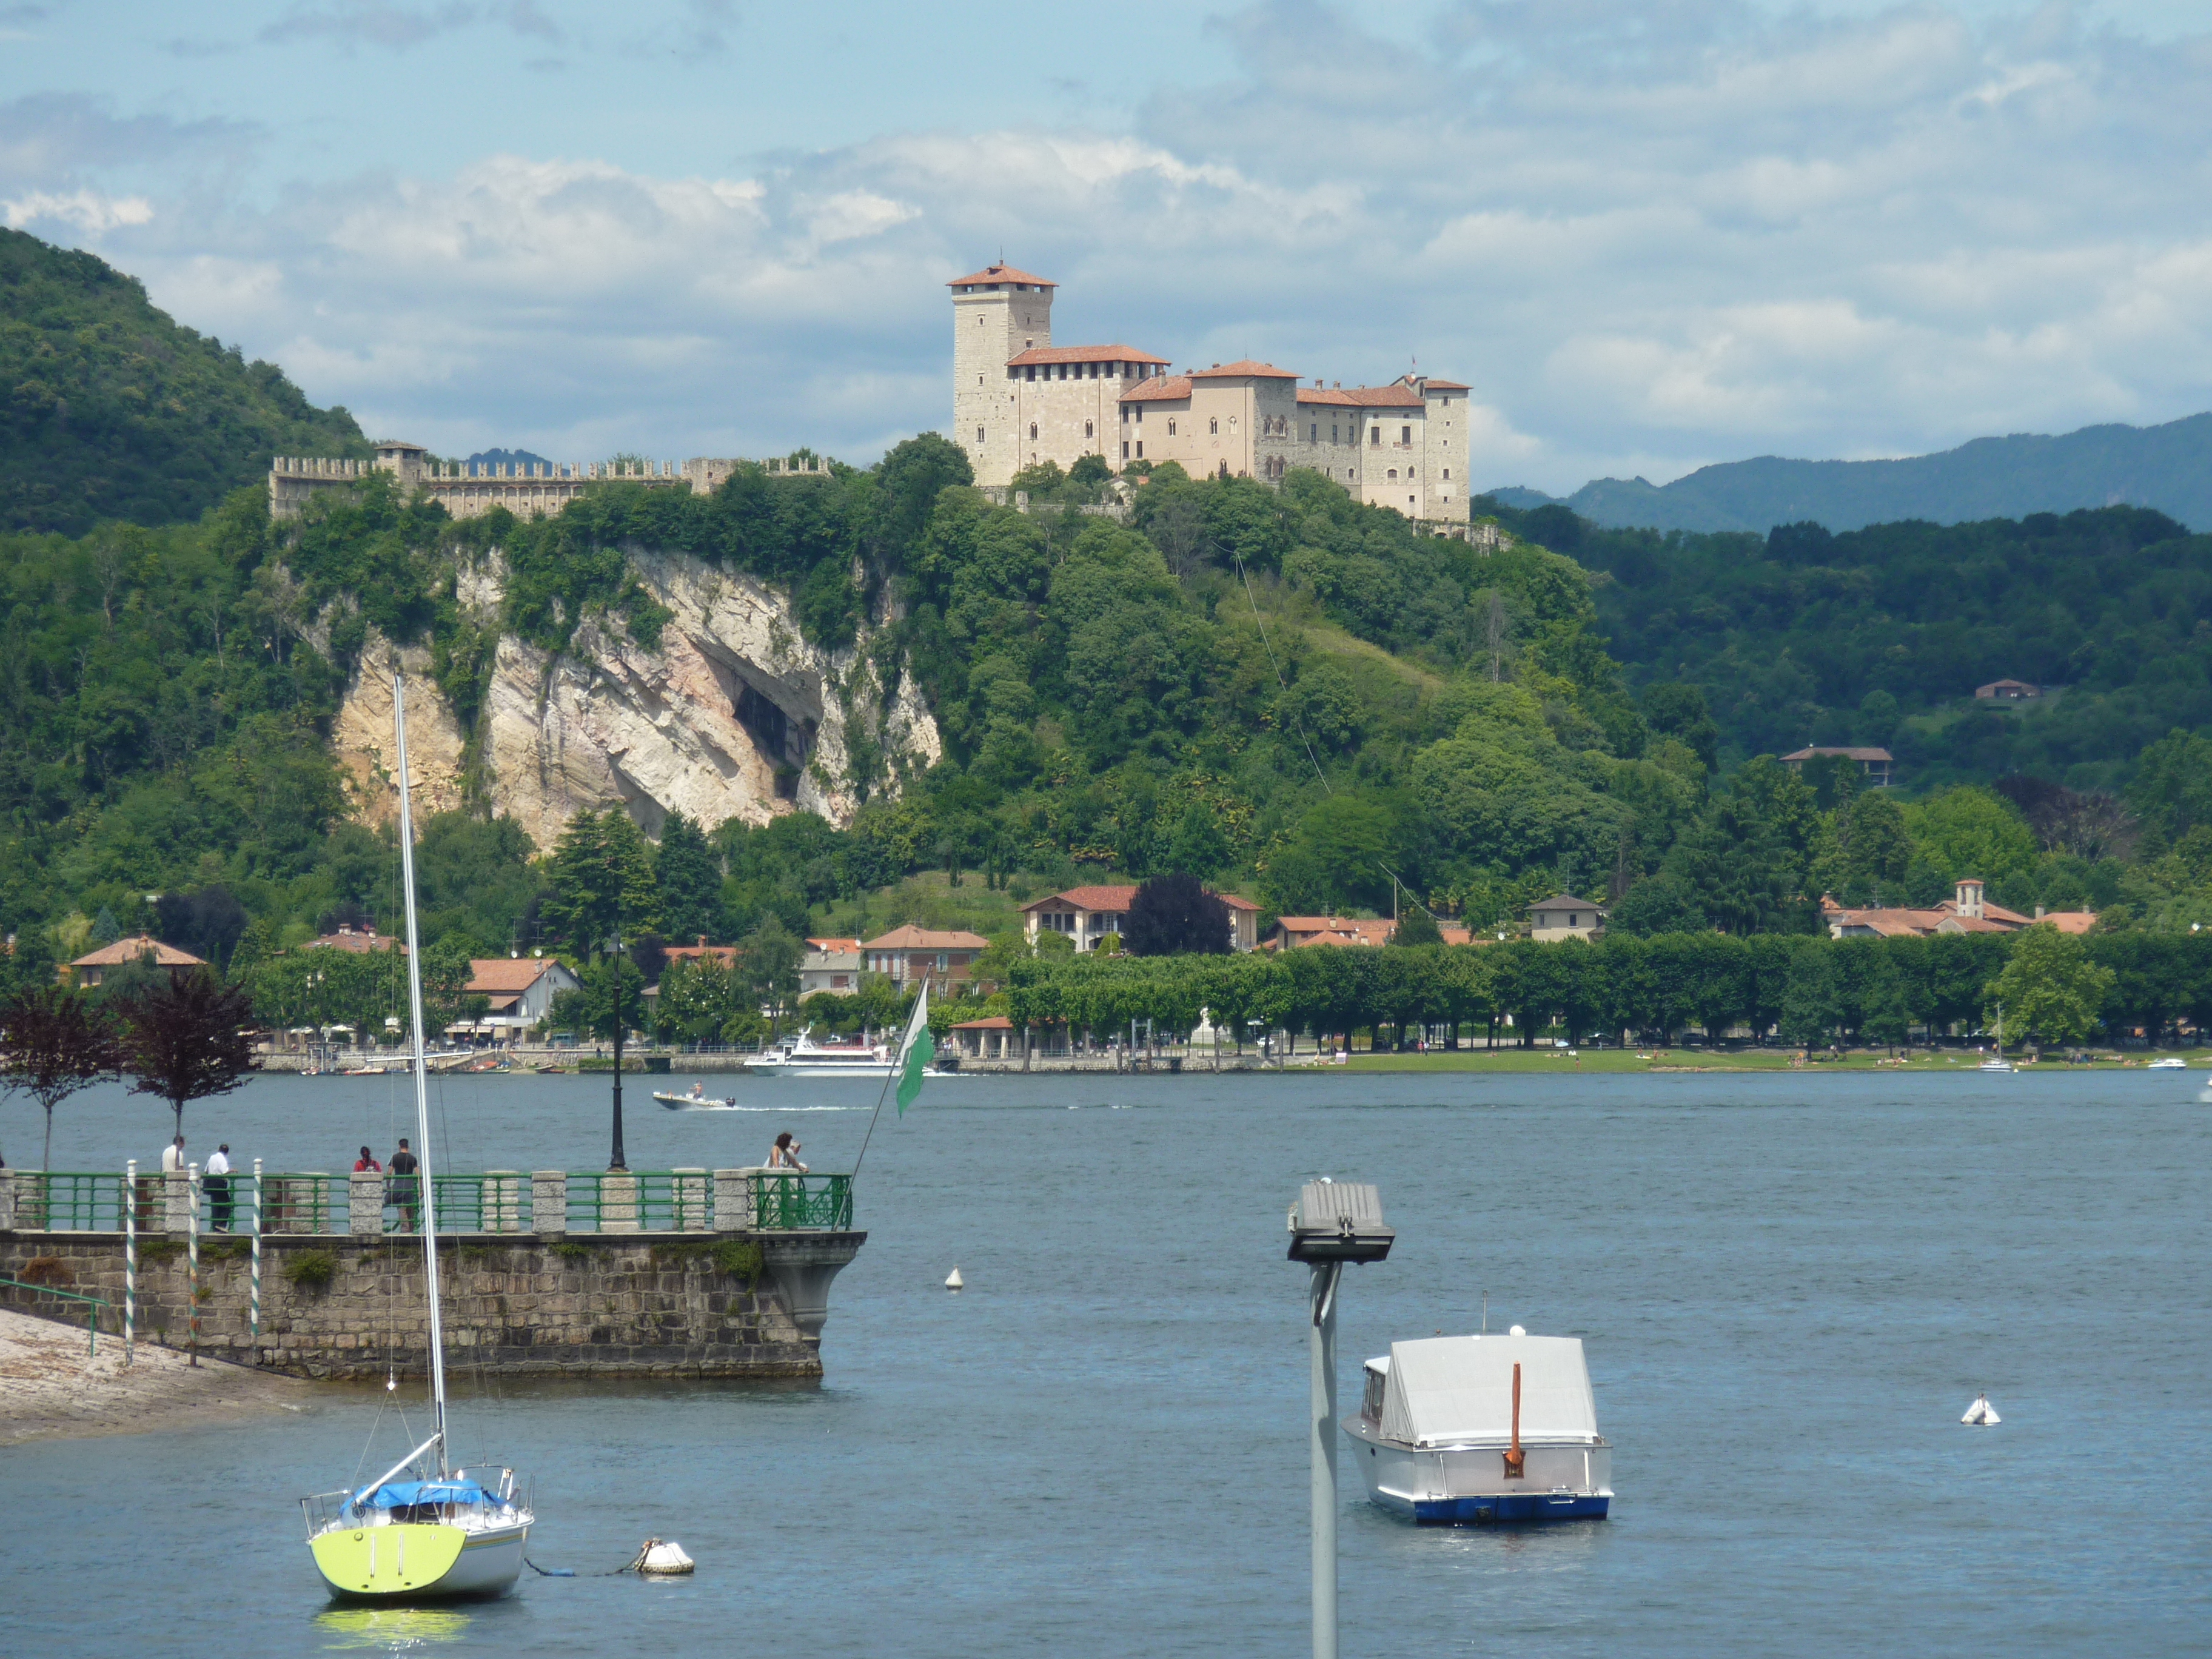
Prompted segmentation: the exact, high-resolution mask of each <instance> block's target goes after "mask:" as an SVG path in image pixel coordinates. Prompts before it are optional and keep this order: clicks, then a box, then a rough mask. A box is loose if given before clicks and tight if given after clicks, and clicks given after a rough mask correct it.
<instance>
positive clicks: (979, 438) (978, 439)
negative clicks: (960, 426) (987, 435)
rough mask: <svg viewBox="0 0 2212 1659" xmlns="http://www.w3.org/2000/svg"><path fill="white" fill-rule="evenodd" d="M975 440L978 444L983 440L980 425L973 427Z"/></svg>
mask: <svg viewBox="0 0 2212 1659" xmlns="http://www.w3.org/2000/svg"><path fill="white" fill-rule="evenodd" d="M975 441H976V442H977V443H979V444H980V443H981V442H982V441H983V428H981V427H980V426H979V427H977V428H975Z"/></svg>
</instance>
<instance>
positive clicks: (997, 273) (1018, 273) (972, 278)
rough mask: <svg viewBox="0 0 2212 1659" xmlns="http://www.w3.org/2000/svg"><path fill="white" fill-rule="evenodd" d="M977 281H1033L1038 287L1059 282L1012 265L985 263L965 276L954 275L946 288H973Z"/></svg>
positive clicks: (1046, 286) (1056, 285) (1052, 285)
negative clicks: (1031, 273)
mask: <svg viewBox="0 0 2212 1659" xmlns="http://www.w3.org/2000/svg"><path fill="white" fill-rule="evenodd" d="M977 283H1035V284H1036V286H1037V287H1039V288H1058V287H1059V286H1060V284H1059V283H1055V282H1051V281H1048V279H1046V278H1045V277H1042V276H1031V275H1030V273H1029V272H1028V271H1026V270H1015V269H1014V267H1013V266H1012V265H1007V264H997V265H986V266H984V267H983V269H982V270H975V271H970V272H969V274H968V275H967V276H955V277H954V278H953V279H952V280H951V282H949V283H946V284H945V287H947V288H973V287H975V285H976V284H977Z"/></svg>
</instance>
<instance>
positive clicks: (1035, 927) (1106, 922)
mask: <svg viewBox="0 0 2212 1659" xmlns="http://www.w3.org/2000/svg"><path fill="white" fill-rule="evenodd" d="M1136 896H1137V889H1136V886H1135V884H1133V883H1132V884H1126V885H1120V884H1117V885H1111V886H1100V887H1071V888H1069V889H1068V890H1066V892H1064V893H1050V894H1048V895H1046V896H1044V897H1043V898H1041V899H1032V900H1031V901H1030V902H1029V903H1027V904H1024V906H1022V918H1023V929H1024V932H1026V933H1028V934H1029V936H1030V945H1032V946H1034V945H1036V938H1037V934H1038V933H1039V932H1040V931H1046V930H1048V931H1050V932H1052V933H1060V934H1063V935H1065V936H1066V938H1068V939H1073V941H1074V942H1075V948H1076V949H1077V950H1078V951H1095V950H1097V948H1098V941H1099V940H1100V939H1103V938H1105V937H1106V935H1107V934H1109V933H1111V934H1113V935H1114V936H1115V938H1117V939H1118V938H1120V937H1121V932H1122V928H1123V927H1124V925H1125V924H1126V923H1127V921H1128V917H1129V906H1130V904H1131V903H1132V902H1133V901H1134V900H1135V898H1136ZM1213 896H1214V897H1216V898H1218V899H1219V900H1220V901H1221V902H1223V903H1224V904H1225V905H1227V906H1228V907H1229V945H1230V949H1231V950H1232V951H1250V950H1255V949H1257V948H1258V946H1259V943H1260V939H1259V930H1260V907H1259V906H1258V905H1256V904H1255V903H1253V902H1252V901H1251V900H1250V899H1248V898H1239V897H1237V895H1236V894H1234V893H1215V894H1214V895H1213Z"/></svg>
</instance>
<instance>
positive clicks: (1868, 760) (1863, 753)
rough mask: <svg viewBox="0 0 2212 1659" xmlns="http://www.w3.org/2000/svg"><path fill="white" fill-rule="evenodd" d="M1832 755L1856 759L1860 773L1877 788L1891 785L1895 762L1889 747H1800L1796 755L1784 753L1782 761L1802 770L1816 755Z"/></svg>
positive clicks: (1795, 770) (1794, 769)
mask: <svg viewBox="0 0 2212 1659" xmlns="http://www.w3.org/2000/svg"><path fill="white" fill-rule="evenodd" d="M1830 756H1839V757H1842V758H1843V759H1844V760H1850V761H1857V763H1858V768H1859V775H1860V776H1862V777H1863V778H1864V779H1865V780H1866V781H1867V782H1868V783H1869V784H1871V785H1872V786H1873V787H1875V788H1877V789H1887V788H1888V787H1889V785H1890V772H1891V769H1892V768H1893V765H1894V763H1893V761H1892V760H1891V759H1890V757H1889V750H1887V749H1831V748H1823V747H1819V746H1815V747H1814V748H1810V749H1800V750H1798V751H1797V752H1796V754H1794V755H1784V757H1782V763H1783V764H1784V766H1786V767H1788V768H1789V769H1790V770H1791V771H1793V772H1802V771H1803V770H1804V769H1805V763H1806V762H1807V761H1808V760H1812V759H1814V758H1815V757H1830Z"/></svg>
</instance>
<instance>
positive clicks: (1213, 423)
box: [1206, 415, 1221, 438]
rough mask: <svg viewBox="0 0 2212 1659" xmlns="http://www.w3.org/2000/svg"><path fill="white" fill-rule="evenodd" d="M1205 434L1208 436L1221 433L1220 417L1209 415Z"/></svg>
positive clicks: (1215, 436)
mask: <svg viewBox="0 0 2212 1659" xmlns="http://www.w3.org/2000/svg"><path fill="white" fill-rule="evenodd" d="M1206 435H1208V436H1209V437H1214V438H1218V437H1219V436H1220V435H1221V417H1220V416H1218V415H1215V416H1211V417H1209V418H1208V419H1207V421H1206Z"/></svg>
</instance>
